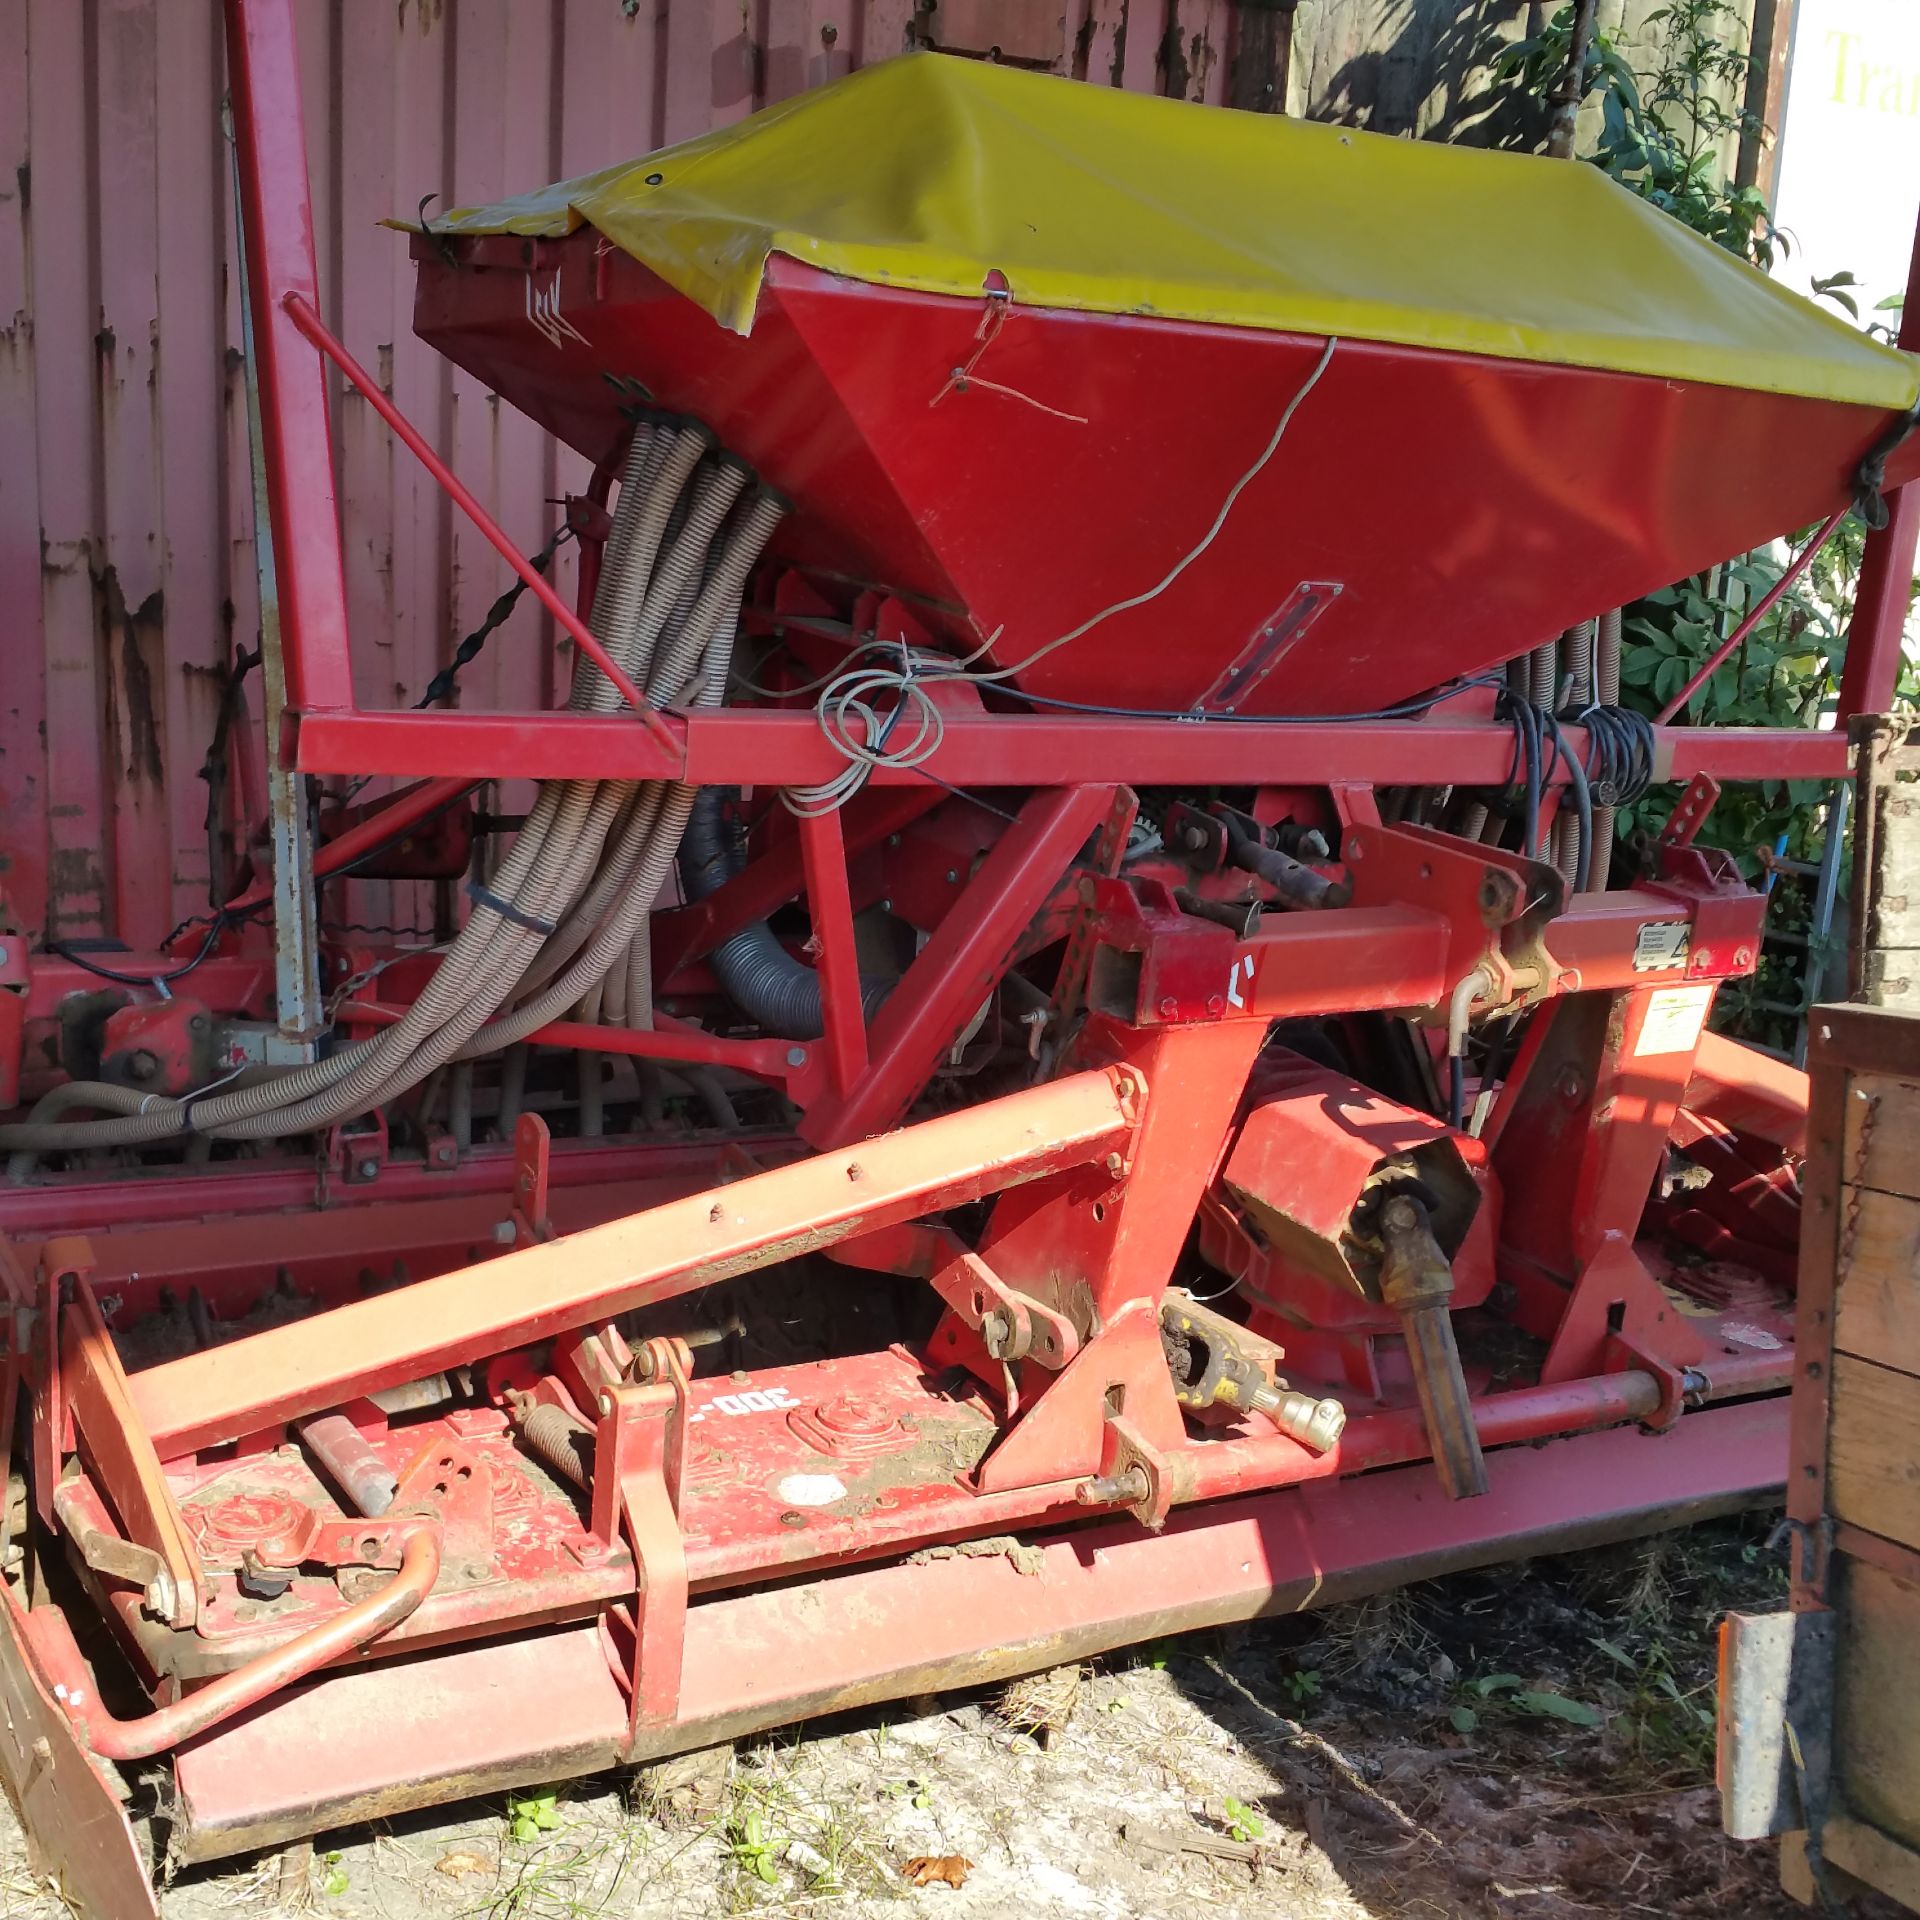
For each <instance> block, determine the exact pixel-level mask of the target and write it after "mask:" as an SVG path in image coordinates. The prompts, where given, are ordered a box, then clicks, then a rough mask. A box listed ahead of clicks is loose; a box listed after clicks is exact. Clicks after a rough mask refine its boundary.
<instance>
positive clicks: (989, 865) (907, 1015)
mask: <svg viewBox="0 0 1920 1920" xmlns="http://www.w3.org/2000/svg"><path fill="white" fill-rule="evenodd" d="M1112 803H1113V789H1112V788H1111V787H1097V786H1088V787H1067V788H1062V789H1055V790H1051V791H1048V792H1045V793H1040V794H1036V795H1035V796H1034V798H1033V799H1031V800H1029V801H1028V802H1027V805H1026V807H1025V809H1024V810H1023V812H1022V814H1021V816H1020V818H1019V819H1018V820H1017V821H1015V822H1014V824H1013V825H1012V826H1011V827H1010V828H1009V829H1008V830H1007V832H1006V833H1005V834H1004V835H1003V836H1002V838H1001V839H1000V841H999V842H998V844H997V845H996V846H995V847H994V849H993V851H992V852H991V853H990V854H989V855H988V856H987V858H986V860H985V862H984V863H983V864H982V865H981V868H980V871H979V872H978V873H977V874H975V875H974V877H973V879H972V881H971V882H970V883H969V885H968V887H967V890H966V892H965V894H963V895H962V896H961V898H960V900H959V901H958V902H956V904H955V906H954V908H953V910H952V911H951V912H950V913H949V914H948V915H947V917H946V919H945V920H943V921H942V922H941V924H940V926H939V927H938V929H936V931H935V932H934V934H933V937H932V938H931V939H930V940H929V941H928V943H927V945H926V946H925V948H923V949H922V951H921V952H920V954H919V955H918V957H917V958H916V959H915V960H914V962H913V964H912V965H911V966H910V967H908V969H907V970H906V972H905V973H904V974H903V975H902V976H901V978H900V983H899V985H898V986H897V987H896V988H895V989H894V991H893V993H892V994H891V995H890V996H889V997H888V1000H887V1003H886V1005H885V1006H884V1007H883V1008H882V1009H881V1010H880V1012H879V1014H878V1015H877V1016H876V1018H875V1020H874V1023H873V1032H872V1034H871V1036H870V1048H869V1050H870V1052H871V1055H872V1061H871V1067H870V1070H869V1071H868V1072H867V1073H866V1074H865V1075H864V1076H863V1077H862V1078H861V1080H860V1082H859V1085H858V1087H857V1088H856V1087H854V1086H853V1085H852V1084H851V1083H849V1085H848V1089H847V1091H846V1093H845V1094H843V1095H842V1096H841V1097H840V1099H839V1100H837V1101H835V1102H830V1103H828V1104H826V1105H825V1106H823V1107H820V1108H816V1109H815V1110H814V1111H813V1112H811V1113H809V1114H808V1115H807V1118H806V1120H805V1121H804V1122H803V1123H802V1127H801V1132H802V1134H803V1136H804V1137H805V1138H806V1139H808V1140H810V1141H811V1142H812V1143H813V1144H814V1145H816V1146H829V1145H837V1144H839V1143H840V1142H842V1141H846V1140H859V1139H862V1138H864V1137H865V1136H866V1135H868V1134H871V1133H877V1132H879V1131H880V1130H881V1129H882V1128H883V1127H887V1126H892V1125H894V1124H896V1123H897V1122H898V1121H899V1120H900V1119H901V1118H902V1117H903V1116H904V1115H905V1113H906V1110H907V1108H908V1106H909V1105H910V1104H911V1103H912V1101H913V1099H914V1098H915V1096H916V1095H917V1094H918V1093H919V1091H920V1089H921V1088H922V1087H923V1086H925V1085H926V1081H927V1076H928V1074H929V1073H930V1072H931V1071H932V1069H933V1066H934V1063H935V1062H936V1061H937V1060H938V1059H939V1058H940V1056H941V1055H942V1054H943V1053H944V1052H946V1051H947V1049H948V1048H949V1047H951V1046H952V1045H953V1043H954V1040H955V1038H956V1036H957V1035H958V1034H959V1033H960V1032H961V1030H962V1029H963V1028H964V1027H965V1026H966V1024H967V1022H968V1020H969V1019H970V1018H971V1017H972V1015H973V1014H974V1012H975V1011H976V1010H977V1009H978V1008H979V1007H980V1005H981V1002H982V1000H983V999H984V998H985V997H986V996H987V995H989V994H991V993H992V991H993V987H994V983H995V982H996V981H997V980H999V979H1000V977H1001V975H1002V974H1003V973H1004V972H1005V971H1006V967H1007V963H1008V961H1009V960H1010V959H1011V957H1012V955H1013V952H1014V949H1015V947H1016V946H1017V945H1018V943H1019V938H1020V935H1021V933H1022V932H1023V931H1024V930H1025V928H1026V926H1027V923H1028V922H1029V921H1030V920H1032V919H1033V917H1034V916H1035V915H1036V914H1037V913H1038V912H1039V911H1040V909H1041V907H1042V906H1044V905H1045V904H1046V902H1047V900H1048V899H1049V898H1050V897H1051V895H1052V894H1053V892H1054V890H1055V888H1056V887H1058V885H1059V884H1060V880H1061V877H1062V875H1063V874H1064V873H1065V872H1066V870H1067V868H1068V866H1069V864H1070V863H1071V861H1072V860H1073V857H1074V855H1075V854H1076V853H1077V852H1078V851H1079V850H1080V848H1081V846H1082V845H1084V844H1085V842H1086V840H1087V838H1088V836H1089V835H1090V834H1091V833H1092V832H1093V830H1094V828H1095V827H1096V826H1097V825H1098V824H1099V822H1100V820H1101V819H1102V818H1103V817H1104V815H1105V814H1106V811H1107V809H1108V808H1109V807H1110V806H1111V805H1112ZM829 924H831V922H829ZM825 984H827V985H828V986H829V987H831V986H832V984H833V982H832V980H831V978H830V977H829V978H827V980H826V982H825ZM847 988H853V989H857V981H854V982H848V983H847ZM844 990H846V989H844V988H843V991H844ZM855 1006H856V1008H857V994H856V997H855ZM849 1017H850V1018H851V1015H850V1016H849Z"/></svg>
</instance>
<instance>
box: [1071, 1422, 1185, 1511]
mask: <svg viewBox="0 0 1920 1920" xmlns="http://www.w3.org/2000/svg"><path fill="white" fill-rule="evenodd" d="M1074 1498H1075V1499H1076V1500H1077V1501H1078V1502H1079V1503H1080V1504H1081V1505H1082V1506H1083V1507H1105V1506H1117V1505H1119V1504H1121V1503H1122V1502H1124V1503H1125V1505H1126V1507H1127V1509H1128V1511H1129V1512H1130V1513H1132V1515H1133V1517H1134V1518H1135V1519H1136V1520H1138V1521H1139V1522H1140V1524H1141V1525H1142V1526H1143V1527H1145V1528H1147V1529H1148V1531H1149V1532H1153V1533H1158V1532H1159V1530H1160V1529H1161V1528H1162V1527H1163V1526H1165V1525H1166V1523H1167V1515H1168V1513H1170V1512H1171V1511H1172V1508H1173V1482H1172V1481H1171V1480H1170V1479H1169V1478H1168V1476H1167V1462H1166V1458H1165V1456H1164V1455H1163V1454H1162V1453H1161V1452H1160V1450H1159V1449H1158V1448H1157V1447H1155V1446H1154V1445H1153V1443H1152V1442H1151V1441H1150V1440H1148V1439H1147V1437H1146V1435H1145V1434H1143V1433H1142V1432H1141V1431H1140V1429H1139V1428H1138V1427H1136V1426H1135V1425H1134V1424H1133V1422H1132V1421H1131V1420H1129V1419H1128V1418H1127V1416H1126V1415H1125V1414H1123V1413H1114V1412H1113V1411H1112V1410H1111V1409H1109V1411H1108V1413H1107V1420H1106V1432H1105V1436H1104V1439H1103V1442H1102V1446H1101V1461H1100V1472H1099V1473H1098V1475H1097V1476H1096V1477H1095V1478H1093V1479H1091V1480H1086V1481H1082V1482H1081V1484H1080V1485H1079V1486H1078V1487H1077V1488H1075V1490H1074Z"/></svg>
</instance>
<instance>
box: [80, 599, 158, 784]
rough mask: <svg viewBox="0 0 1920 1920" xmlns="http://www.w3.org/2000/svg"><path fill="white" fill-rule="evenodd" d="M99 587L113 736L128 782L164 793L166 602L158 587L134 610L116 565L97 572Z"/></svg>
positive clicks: (109, 726) (109, 728) (109, 724)
mask: <svg viewBox="0 0 1920 1920" xmlns="http://www.w3.org/2000/svg"><path fill="white" fill-rule="evenodd" d="M93 591H94V601H95V604H96V605H97V606H98V608H99V617H100V639H101V646H102V652H103V655H104V658H105V659H106V662H107V737H108V739H109V740H111V741H113V742H114V744H115V746H116V747H117V749H118V750H119V754H120V765H121V768H122V771H123V773H124V776H125V778H126V779H127V781H128V782H129V783H130V784H131V785H133V786H136V787H137V786H140V785H146V786H149V787H151V788H153V789H154V791H155V792H158V791H159V790H160V788H161V786H162V785H163V784H164V782H165V780H166V767H165V763H164V760H163V758H162V754H161V747H160V721H159V715H158V710H157V708H156V706H155V701H154V687H155V683H156V681H157V680H158V678H159V676H160V675H161V674H162V673H164V672H165V670H166V653H167V628H166V616H165V604H164V602H163V600H162V597H161V593H160V589H159V588H158V587H156V588H155V589H154V590H153V592H151V593H150V594H148V595H147V597H146V598H145V599H144V600H142V601H141V602H140V604H139V605H138V606H137V607H131V608H130V607H129V606H128V605H127V597H126V595H125V593H124V592H122V590H121V587H120V574H119V571H118V569H117V568H115V567H112V566H107V567H103V568H101V569H100V571H99V572H97V573H96V574H95V575H94V576H93Z"/></svg>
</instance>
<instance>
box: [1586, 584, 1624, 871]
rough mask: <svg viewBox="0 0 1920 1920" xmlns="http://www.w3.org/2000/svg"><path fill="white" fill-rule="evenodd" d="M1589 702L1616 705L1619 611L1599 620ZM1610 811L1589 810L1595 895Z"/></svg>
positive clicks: (1604, 863) (1604, 866)
mask: <svg viewBox="0 0 1920 1920" xmlns="http://www.w3.org/2000/svg"><path fill="white" fill-rule="evenodd" d="M1593 700H1594V704H1595V705H1596V706H1601V707H1617V706H1618V705H1619V704H1620V610H1619V608H1617V607H1616V608H1615V609H1614V610H1613V611H1612V612H1611V613H1603V614H1602V615H1601V616H1600V635H1599V640H1598V642H1597V644H1596V646H1595V650H1594V688H1593ZM1613 811H1614V810H1613V808H1611V807H1608V806H1597V807H1595V808H1594V810H1593V872H1592V874H1591V875H1590V876H1589V877H1588V881H1587V885H1588V887H1589V888H1590V889H1591V891H1593V892H1595V893H1603V892H1605V890H1606V885H1607V876H1608V874H1609V873H1610V872H1611V871H1612V867H1613Z"/></svg>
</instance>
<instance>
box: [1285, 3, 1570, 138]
mask: <svg viewBox="0 0 1920 1920" xmlns="http://www.w3.org/2000/svg"><path fill="white" fill-rule="evenodd" d="M1552 11H1553V8H1552V6H1551V5H1548V4H1542V0H1466V3H1465V4H1462V3H1461V0H1362V4H1359V5H1354V4H1350V0H1308V3H1307V4H1303V5H1302V6H1301V8H1300V10H1299V12H1298V14H1297V15H1296V17H1295V24H1294V56H1293V57H1294V72H1295V74H1296V75H1297V76H1298V80H1297V82H1296V90H1295V107H1294V110H1295V111H1297V112H1304V113H1305V115H1306V116H1307V117H1308V118H1309V119H1313V120H1331V121H1334V122H1336V123H1338V124H1339V125H1341V126H1349V127H1364V128H1365V129H1367V130H1368V131H1369V132H1372V133H1390V134H1401V135H1408V134H1411V135H1414V136H1417V137H1418V138H1420V139H1424V140H1447V141H1459V142H1462V143H1464V144H1466V145H1468V146H1477V147H1505V148H1516V149H1520V150H1522V151H1533V150H1536V149H1537V148H1539V147H1540V146H1541V145H1542V144H1543V143H1544V141H1545V138H1546V130H1547V116H1546V111H1545V107H1544V105H1543V103H1542V102H1540V101H1539V100H1537V99H1535V98H1534V97H1533V96H1531V95H1530V94H1528V93H1526V92H1525V91H1524V90H1523V89H1522V88H1520V87H1518V86H1516V85H1514V84H1513V83H1512V82H1510V81H1503V80H1498V79H1496V78H1495V77H1494V74H1493V63H1494V61H1495V60H1496V59H1497V58H1498V57H1499V55H1500V53H1501V51H1502V50H1503V49H1504V48H1506V47H1507V46H1509V45H1511V44H1512V43H1513V42H1514V41H1515V40H1519V39H1523V38H1525V37H1526V36H1528V35H1530V34H1533V33H1537V32H1538V31H1539V30H1540V28H1541V27H1542V26H1543V25H1544V24H1545V22H1546V20H1547V18H1548V17H1550V15H1551V13H1552Z"/></svg>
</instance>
